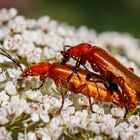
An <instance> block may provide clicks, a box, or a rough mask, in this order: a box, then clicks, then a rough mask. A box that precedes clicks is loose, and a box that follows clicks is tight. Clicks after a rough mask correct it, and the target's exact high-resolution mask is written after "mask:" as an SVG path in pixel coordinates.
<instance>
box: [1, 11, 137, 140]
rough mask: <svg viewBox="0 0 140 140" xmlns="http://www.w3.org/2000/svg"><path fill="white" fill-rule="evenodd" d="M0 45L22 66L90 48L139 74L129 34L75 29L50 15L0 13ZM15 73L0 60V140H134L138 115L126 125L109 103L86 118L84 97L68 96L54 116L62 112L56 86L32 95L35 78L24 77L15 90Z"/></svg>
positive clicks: (134, 44) (48, 85) (16, 70)
mask: <svg viewBox="0 0 140 140" xmlns="http://www.w3.org/2000/svg"><path fill="white" fill-rule="evenodd" d="M0 42H1V46H0V47H2V48H3V49H5V50H6V51H7V52H10V53H11V55H12V57H14V58H16V59H18V60H19V61H20V62H21V63H23V64H22V66H23V67H25V65H26V66H29V65H31V64H34V63H38V62H41V61H48V62H49V61H55V60H56V59H58V60H60V56H59V55H58V54H59V53H60V51H61V50H62V49H63V46H64V44H65V45H75V44H78V43H81V42H87V43H92V44H95V45H100V46H101V47H104V48H105V49H106V50H108V51H110V52H111V53H113V55H114V56H116V57H117V58H118V59H119V60H120V61H122V62H123V63H124V64H125V65H127V66H128V67H133V68H134V70H135V72H136V73H137V74H138V75H140V69H139V66H140V63H139V60H140V55H139V52H140V46H139V40H138V39H135V38H133V37H132V36H130V35H129V34H120V33H118V32H104V33H101V34H97V33H96V31H95V30H92V29H88V28H87V27H85V26H81V27H79V28H78V29H77V28H75V27H72V26H69V25H67V24H64V23H58V22H57V21H56V20H53V19H51V18H50V17H49V16H44V17H41V18H39V19H37V20H34V19H26V18H25V17H23V16H21V15H17V11H16V10H15V9H13V8H11V9H9V10H7V9H1V10H0ZM128 60H129V61H128ZM130 61H131V62H130ZM132 61H133V62H132ZM20 73H21V71H20V69H19V68H17V67H16V66H15V65H14V64H13V63H12V62H11V61H10V60H9V59H8V58H6V57H4V56H2V55H0V140H12V139H13V140H14V139H18V140H38V139H42V140H57V139H85V140H108V139H121V140H127V139H131V140H138V139H139V137H140V116H139V113H136V114H137V115H130V116H129V117H127V118H126V120H125V119H124V118H123V117H124V112H125V111H124V110H122V109H120V108H118V107H112V104H111V105H110V104H109V105H106V104H105V105H104V104H103V105H102V107H100V106H99V105H97V104H94V105H93V110H94V112H95V113H91V112H90V111H89V110H88V109H87V106H88V103H87V100H86V97H84V96H81V95H74V94H73V93H71V92H69V93H68V94H67V97H66V99H65V102H64V106H63V109H62V110H61V112H60V113H59V114H57V112H58V110H59V108H60V107H61V96H60V91H59V90H58V88H57V86H56V85H55V84H54V83H53V82H52V81H50V79H48V80H47V81H46V83H45V86H44V88H42V89H39V90H37V91H33V90H31V89H32V87H36V86H39V84H40V83H39V79H38V78H32V77H29V78H28V79H27V80H26V81H25V82H24V83H22V86H21V87H20V88H19V85H18V84H17V79H18V77H19V75H20ZM110 108H111V109H110ZM105 110H106V111H105Z"/></svg>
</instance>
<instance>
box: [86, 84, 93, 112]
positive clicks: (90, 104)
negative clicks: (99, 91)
mask: <svg viewBox="0 0 140 140" xmlns="http://www.w3.org/2000/svg"><path fill="white" fill-rule="evenodd" d="M87 90H88V96H87V97H88V101H89V107H90V111H91V112H92V113H95V112H94V110H93V107H92V102H91V97H90V94H89V92H90V91H89V88H88V86H87Z"/></svg>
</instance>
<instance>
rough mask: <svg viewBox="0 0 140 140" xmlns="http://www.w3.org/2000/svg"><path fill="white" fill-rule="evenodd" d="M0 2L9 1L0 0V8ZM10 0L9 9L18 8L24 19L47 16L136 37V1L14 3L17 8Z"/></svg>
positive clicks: (139, 2) (139, 32) (139, 12)
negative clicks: (126, 33) (25, 17)
mask: <svg viewBox="0 0 140 140" xmlns="http://www.w3.org/2000/svg"><path fill="white" fill-rule="evenodd" d="M1 1H8V2H9V0H0V5H1ZM10 1H11V5H8V6H9V7H12V6H13V7H18V9H19V11H20V13H22V14H24V15H26V16H27V17H33V18H37V17H40V16H43V15H49V16H51V17H52V18H55V19H57V20H58V21H60V22H67V23H68V24H70V25H74V26H80V25H86V26H88V27H89V28H94V29H95V30H96V31H98V32H103V31H109V30H110V31H120V32H129V33H131V34H132V35H134V36H135V37H138V38H140V29H139V27H140V0H23V1H22V0H21V1H20V0H17V2H18V3H19V4H18V5H16V3H14V2H15V1H16V0H10ZM12 2H13V3H12ZM14 4H15V5H14ZM1 6H2V5H1Z"/></svg>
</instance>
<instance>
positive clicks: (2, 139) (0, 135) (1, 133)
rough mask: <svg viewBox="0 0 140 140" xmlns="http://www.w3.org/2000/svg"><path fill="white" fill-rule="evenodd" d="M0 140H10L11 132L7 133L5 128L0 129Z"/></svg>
mask: <svg viewBox="0 0 140 140" xmlns="http://www.w3.org/2000/svg"><path fill="white" fill-rule="evenodd" d="M0 140H12V135H11V132H8V131H7V130H6V128H5V127H0Z"/></svg>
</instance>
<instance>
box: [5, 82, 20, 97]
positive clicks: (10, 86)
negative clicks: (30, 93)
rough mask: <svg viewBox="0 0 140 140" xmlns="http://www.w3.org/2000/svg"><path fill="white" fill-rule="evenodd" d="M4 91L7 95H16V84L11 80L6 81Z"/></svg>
mask: <svg viewBox="0 0 140 140" xmlns="http://www.w3.org/2000/svg"><path fill="white" fill-rule="evenodd" d="M5 91H6V92H7V94H9V95H16V94H17V91H16V85H15V84H14V83H13V81H8V82H6V85H5Z"/></svg>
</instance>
